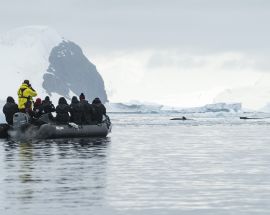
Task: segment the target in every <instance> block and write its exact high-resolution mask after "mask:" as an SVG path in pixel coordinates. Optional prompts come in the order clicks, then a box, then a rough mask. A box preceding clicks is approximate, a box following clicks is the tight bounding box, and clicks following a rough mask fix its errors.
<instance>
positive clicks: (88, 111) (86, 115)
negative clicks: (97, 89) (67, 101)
mask: <svg viewBox="0 0 270 215" xmlns="http://www.w3.org/2000/svg"><path fill="white" fill-rule="evenodd" d="M80 104H81V106H82V118H81V121H82V124H93V121H92V114H93V108H92V105H91V104H89V103H88V101H87V100H85V96H84V94H83V93H81V95H80Z"/></svg>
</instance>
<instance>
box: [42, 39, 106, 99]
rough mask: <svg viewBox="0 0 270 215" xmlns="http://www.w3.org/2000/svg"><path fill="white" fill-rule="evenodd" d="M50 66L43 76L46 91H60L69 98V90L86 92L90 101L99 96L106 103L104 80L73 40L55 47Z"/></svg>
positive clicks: (76, 92)
mask: <svg viewBox="0 0 270 215" xmlns="http://www.w3.org/2000/svg"><path fill="white" fill-rule="evenodd" d="M49 62H50V65H49V68H48V69H47V72H48V73H46V74H44V76H43V79H44V81H43V84H42V86H43V88H44V89H45V90H46V92H47V93H48V94H49V95H51V93H53V92H55V93H58V94H60V95H62V96H64V97H66V98H69V99H70V97H69V95H68V94H69V90H72V91H73V92H74V93H75V94H76V95H80V94H81V93H82V92H83V93H84V95H85V97H86V99H88V100H89V101H90V102H91V101H92V100H93V99H94V98H95V97H99V98H100V100H101V101H102V102H103V103H104V102H106V101H108V99H107V94H106V91H105V87H104V81H103V79H102V77H101V76H100V74H99V73H98V72H97V69H96V66H95V65H94V64H92V63H91V62H90V61H89V60H88V59H87V58H86V57H85V56H84V54H83V52H82V50H81V48H80V47H79V46H78V45H76V44H75V43H73V42H70V41H63V42H61V43H60V44H59V45H58V46H56V47H54V48H53V49H52V51H51V54H50V57H49Z"/></svg>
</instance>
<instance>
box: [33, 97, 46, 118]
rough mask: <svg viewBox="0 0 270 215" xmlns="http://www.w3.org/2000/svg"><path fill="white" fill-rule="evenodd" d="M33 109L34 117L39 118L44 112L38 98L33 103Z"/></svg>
mask: <svg viewBox="0 0 270 215" xmlns="http://www.w3.org/2000/svg"><path fill="white" fill-rule="evenodd" d="M33 111H34V112H35V117H36V118H39V117H41V115H42V114H44V113H45V112H44V110H43V106H42V103H41V99H40V98H37V99H36V101H35V103H34V109H33Z"/></svg>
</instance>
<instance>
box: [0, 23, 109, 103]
mask: <svg viewBox="0 0 270 215" xmlns="http://www.w3.org/2000/svg"><path fill="white" fill-rule="evenodd" d="M0 59H1V60H0V74H1V79H0V84H1V87H2V90H1V91H0V100H6V97H7V96H13V97H14V98H17V90H18V88H19V86H20V85H21V83H22V82H23V80H25V79H29V80H30V82H31V83H32V86H33V87H34V88H35V89H36V91H37V92H38V97H41V98H44V97H45V96H46V95H50V96H51V98H52V100H53V101H54V102H57V101H58V98H59V97H60V96H64V97H66V98H67V99H70V98H71V97H72V96H73V95H77V96H79V95H80V93H81V92H83V93H84V94H85V96H86V98H87V99H89V100H90V101H91V100H92V99H93V98H95V97H100V98H101V100H102V101H103V102H106V101H107V100H108V98H107V94H106V90H105V86H104V82H103V79H102V77H101V75H100V74H99V73H98V71H97V69H96V67H95V65H94V64H92V63H91V62H90V61H89V60H88V59H87V58H86V57H85V55H84V54H83V52H82V49H81V48H80V47H79V46H78V45H76V44H75V43H74V42H71V41H68V40H64V39H63V38H62V37H61V36H60V35H59V34H58V33H57V32H56V31H55V30H53V29H51V28H49V27H46V26H28V27H22V28H17V29H15V30H12V31H9V32H7V33H4V34H2V35H0Z"/></svg>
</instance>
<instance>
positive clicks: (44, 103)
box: [42, 96, 55, 120]
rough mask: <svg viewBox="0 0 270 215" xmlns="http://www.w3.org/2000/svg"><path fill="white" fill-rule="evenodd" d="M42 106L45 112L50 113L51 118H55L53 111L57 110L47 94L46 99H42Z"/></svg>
mask: <svg viewBox="0 0 270 215" xmlns="http://www.w3.org/2000/svg"><path fill="white" fill-rule="evenodd" d="M42 107H43V110H44V113H47V114H48V115H49V119H50V120H53V119H54V118H53V115H52V112H55V107H54V105H53V103H52V102H51V101H50V97H49V96H46V97H45V99H44V100H43V101H42Z"/></svg>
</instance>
